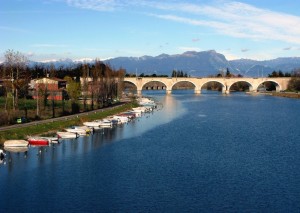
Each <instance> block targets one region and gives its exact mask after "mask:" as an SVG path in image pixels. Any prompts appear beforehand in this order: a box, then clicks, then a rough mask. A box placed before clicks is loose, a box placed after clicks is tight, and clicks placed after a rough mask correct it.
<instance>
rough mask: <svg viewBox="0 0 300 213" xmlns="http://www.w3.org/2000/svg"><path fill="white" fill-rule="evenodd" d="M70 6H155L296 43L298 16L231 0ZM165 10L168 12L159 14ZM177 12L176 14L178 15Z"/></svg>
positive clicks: (80, 0) (79, 3)
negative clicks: (206, 2)
mask: <svg viewBox="0 0 300 213" xmlns="http://www.w3.org/2000/svg"><path fill="white" fill-rule="evenodd" d="M65 1H66V2H67V4H69V5H70V6H74V7H78V8H82V9H91V10H98V11H114V10H117V9H123V10H132V11H137V10H136V9H137V8H138V11H139V12H145V13H146V11H147V9H148V8H152V9H156V11H160V12H156V14H152V16H154V17H157V18H160V19H165V20H170V21H174V22H180V23H185V24H190V25H195V26H204V27H208V28H212V29H214V30H215V31H216V32H218V33H219V34H222V35H227V36H231V37H235V38H248V39H252V40H276V41H283V42H288V43H295V44H300V28H299V27H296V26H300V17H299V16H294V15H290V14H286V13H279V12H274V11H271V10H267V9H262V8H258V7H255V6H252V5H250V4H245V3H241V2H235V1H226V0H225V1H217V3H210V4H191V3H185V2H184V1H179V0H175V1H174V0H172V1H171V0H167V1H164V2H160V1H158V0H152V1H146V0H132V1H127V0H126V1H125V0H65ZM162 12H167V13H168V14H162ZM178 14H180V16H179V15H178Z"/></svg>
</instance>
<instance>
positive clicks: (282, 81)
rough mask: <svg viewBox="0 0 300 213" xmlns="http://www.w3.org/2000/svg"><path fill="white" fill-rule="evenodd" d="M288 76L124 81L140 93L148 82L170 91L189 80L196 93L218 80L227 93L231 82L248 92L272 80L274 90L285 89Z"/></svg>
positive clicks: (137, 79) (153, 78) (154, 78)
mask: <svg viewBox="0 0 300 213" xmlns="http://www.w3.org/2000/svg"><path fill="white" fill-rule="evenodd" d="M290 79H291V78H290V77H280V78H267V77H265V78H245V77H240V78H238V77H234V78H227V77H221V78H220V77H219V78H201V77H187V78H184V77H183V78H182V77H180V78H179V77H178V78H176V77H172V78H171V77H163V78H161V77H144V78H142V77H126V78H124V81H125V82H130V83H132V84H134V85H135V86H136V88H137V94H138V95H141V93H142V89H143V86H145V85H146V84H147V83H149V82H161V83H163V84H164V85H165V89H166V93H167V94H170V93H172V89H173V86H174V85H175V84H177V83H179V82H190V83H192V84H193V85H194V90H195V93H196V94H200V93H201V89H202V87H203V86H204V84H206V83H209V82H218V83H220V84H221V85H222V93H224V94H229V93H230V88H231V86H232V85H233V84H235V83H238V82H246V83H247V84H248V85H249V91H250V92H257V90H258V87H259V86H260V85H262V84H263V83H265V82H273V83H274V84H275V85H276V92H279V91H281V90H286V89H287V86H288V82H289V80H290Z"/></svg>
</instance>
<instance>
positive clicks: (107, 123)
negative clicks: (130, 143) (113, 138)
mask: <svg viewBox="0 0 300 213" xmlns="http://www.w3.org/2000/svg"><path fill="white" fill-rule="evenodd" d="M95 122H97V123H99V126H100V127H104V128H105V127H108V128H110V127H112V126H113V123H112V121H110V120H108V119H102V120H95Z"/></svg>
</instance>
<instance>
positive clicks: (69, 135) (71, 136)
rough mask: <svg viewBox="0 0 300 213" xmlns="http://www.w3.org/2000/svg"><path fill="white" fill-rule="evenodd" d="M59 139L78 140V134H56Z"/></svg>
mask: <svg viewBox="0 0 300 213" xmlns="http://www.w3.org/2000/svg"><path fill="white" fill-rule="evenodd" d="M56 134H57V137H58V138H62V139H72V138H78V136H79V135H78V134H77V133H72V132H56Z"/></svg>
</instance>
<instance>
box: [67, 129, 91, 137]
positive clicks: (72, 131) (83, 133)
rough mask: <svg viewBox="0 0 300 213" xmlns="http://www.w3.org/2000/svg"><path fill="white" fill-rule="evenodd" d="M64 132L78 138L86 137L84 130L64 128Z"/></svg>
mask: <svg viewBox="0 0 300 213" xmlns="http://www.w3.org/2000/svg"><path fill="white" fill-rule="evenodd" d="M65 130H66V131H67V132H70V133H76V134H78V135H80V136H84V135H86V131H85V130H84V129H76V128H73V127H70V128H65Z"/></svg>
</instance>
